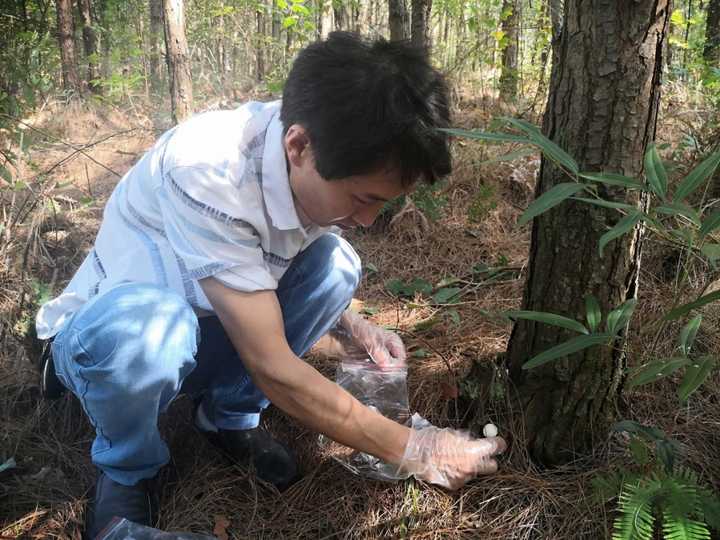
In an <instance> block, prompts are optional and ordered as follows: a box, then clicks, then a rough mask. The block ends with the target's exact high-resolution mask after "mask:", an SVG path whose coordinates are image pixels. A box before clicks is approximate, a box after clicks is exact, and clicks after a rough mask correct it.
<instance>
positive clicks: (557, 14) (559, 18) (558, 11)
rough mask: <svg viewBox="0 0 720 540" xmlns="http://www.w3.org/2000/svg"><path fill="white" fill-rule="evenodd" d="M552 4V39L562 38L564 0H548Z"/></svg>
mask: <svg viewBox="0 0 720 540" xmlns="http://www.w3.org/2000/svg"><path fill="white" fill-rule="evenodd" d="M548 3H549V5H550V24H551V26H552V40H553V41H557V40H559V39H560V32H561V31H562V26H563V0H548Z"/></svg>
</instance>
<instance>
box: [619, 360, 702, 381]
mask: <svg viewBox="0 0 720 540" xmlns="http://www.w3.org/2000/svg"><path fill="white" fill-rule="evenodd" d="M689 362H690V361H689V360H688V359H687V358H685V357H682V356H679V357H676V358H670V359H668V360H664V361H662V360H658V361H655V362H650V363H649V364H648V365H646V366H644V367H643V368H641V369H639V370H637V371H636V372H635V373H634V374H633V375H632V376H631V377H630V380H629V381H628V384H627V387H628V388H635V387H636V386H640V385H642V384H647V383H651V382H654V381H657V380H658V379H661V378H663V377H667V376H668V375H670V374H671V373H674V372H675V371H677V370H678V369H680V368H681V367H683V366H685V365H687V364H688V363H689Z"/></svg>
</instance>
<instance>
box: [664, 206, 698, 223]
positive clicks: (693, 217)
mask: <svg viewBox="0 0 720 540" xmlns="http://www.w3.org/2000/svg"><path fill="white" fill-rule="evenodd" d="M653 210H655V211H656V212H660V213H661V214H667V215H670V216H678V215H679V216H685V217H686V218H688V219H689V220H690V221H692V222H693V223H694V224H695V225H697V226H698V227H699V226H700V214H698V213H697V212H696V211H695V210H693V209H692V208H690V207H689V206H687V205H684V204H682V203H668V204H664V205H661V206H656V207H655V208H653Z"/></svg>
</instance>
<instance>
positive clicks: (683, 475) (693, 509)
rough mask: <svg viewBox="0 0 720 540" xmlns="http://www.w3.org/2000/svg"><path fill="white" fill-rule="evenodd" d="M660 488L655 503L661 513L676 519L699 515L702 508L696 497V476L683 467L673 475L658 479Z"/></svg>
mask: <svg viewBox="0 0 720 540" xmlns="http://www.w3.org/2000/svg"><path fill="white" fill-rule="evenodd" d="M660 482H661V484H662V489H661V493H660V496H659V497H658V500H657V505H658V506H659V507H660V509H661V510H662V513H663V515H665V514H668V515H670V516H672V517H674V518H676V519H680V520H681V519H685V518H691V517H694V516H698V517H700V516H701V515H702V509H701V507H700V500H699V498H698V489H699V488H698V485H697V476H696V475H695V474H694V473H693V472H692V471H688V470H685V469H678V470H677V471H676V472H675V473H674V474H673V475H671V476H665V477H664V478H662V479H661V480H660Z"/></svg>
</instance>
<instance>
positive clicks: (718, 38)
mask: <svg viewBox="0 0 720 540" xmlns="http://www.w3.org/2000/svg"><path fill="white" fill-rule="evenodd" d="M703 58H704V59H705V62H707V64H708V66H710V67H715V68H720V0H710V2H709V3H708V6H707V22H706V23H705V46H704V47H703Z"/></svg>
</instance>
